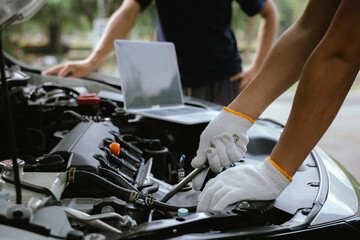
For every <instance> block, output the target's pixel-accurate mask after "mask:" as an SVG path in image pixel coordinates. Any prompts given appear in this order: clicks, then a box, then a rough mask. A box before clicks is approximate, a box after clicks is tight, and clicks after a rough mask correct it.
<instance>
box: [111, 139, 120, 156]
mask: <svg viewBox="0 0 360 240" xmlns="http://www.w3.org/2000/svg"><path fill="white" fill-rule="evenodd" d="M109 149H110V151H111V152H112V154H114V155H115V156H119V154H120V144H119V143H117V142H114V143H111V144H110V145H109Z"/></svg>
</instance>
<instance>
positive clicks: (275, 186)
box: [197, 158, 292, 212]
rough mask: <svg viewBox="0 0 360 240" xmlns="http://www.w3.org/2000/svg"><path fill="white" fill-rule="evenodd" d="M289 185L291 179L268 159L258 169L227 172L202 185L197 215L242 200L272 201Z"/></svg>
mask: <svg viewBox="0 0 360 240" xmlns="http://www.w3.org/2000/svg"><path fill="white" fill-rule="evenodd" d="M291 181H292V178H291V176H289V174H287V173H286V172H285V171H284V170H282V169H281V168H280V166H278V165H277V164H276V163H275V162H274V161H272V160H271V158H267V159H266V160H265V161H264V162H263V163H261V164H258V165H253V164H243V165H238V166H236V167H232V168H228V169H227V170H225V171H224V172H222V173H220V174H219V175H218V176H217V177H215V178H213V179H211V180H210V181H209V182H208V183H207V184H206V185H205V188H204V190H203V191H202V193H201V194H200V196H199V203H198V206H197V211H198V212H202V211H209V210H222V209H225V208H226V206H228V205H229V204H233V203H236V202H239V201H243V200H250V201H251V200H258V201H265V200H273V199H275V198H277V197H278V196H279V195H280V194H281V192H282V191H283V190H284V189H285V188H286V186H287V185H288V184H289V183H290V182H291Z"/></svg>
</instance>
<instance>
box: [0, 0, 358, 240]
mask: <svg viewBox="0 0 360 240" xmlns="http://www.w3.org/2000/svg"><path fill="white" fill-rule="evenodd" d="M44 2H45V1H6V0H1V7H0V12H1V13H4V14H2V15H1V18H0V20H1V21H0V23H1V25H2V27H6V25H8V24H12V23H13V22H16V21H19V20H20V19H21V21H24V20H26V19H27V18H28V17H30V16H31V15H32V14H33V13H34V12H36V11H37V10H38V9H39V8H40V7H41V6H42V5H43V4H44ZM19 16H20V17H19ZM21 16H22V17H21ZM1 67H2V68H3V69H4V72H5V73H6V74H5V79H6V81H7V84H8V93H9V99H10V103H11V104H10V106H11V108H12V112H13V119H14V125H15V134H14V136H15V138H16V142H17V145H16V146H17V148H16V150H17V152H18V158H19V159H21V160H20V161H19V162H18V165H19V167H20V168H21V170H20V181H21V193H22V194H21V195H22V202H21V204H15V202H16V196H17V194H16V187H15V183H14V171H13V168H12V163H11V161H2V163H1V166H2V172H1V175H0V176H1V180H0V184H1V189H0V190H1V195H0V196H1V199H0V233H1V235H0V239H59V238H62V239H303V238H304V237H311V238H315V237H321V238H328V239H333V238H334V239H335V238H336V239H338V238H340V237H344V238H346V239H359V236H360V213H359V199H360V189H359V183H358V182H357V181H356V180H355V178H353V177H352V176H351V175H350V174H349V173H348V172H347V171H346V169H344V168H343V167H342V166H341V165H340V164H339V163H338V162H336V161H335V160H334V159H332V158H331V157H329V156H328V155H327V154H326V153H325V152H324V151H322V150H321V149H320V148H318V147H316V148H315V149H313V151H312V152H311V154H310V155H309V156H308V157H307V158H306V160H305V161H304V163H303V164H302V165H301V167H300V168H299V170H298V171H297V173H296V174H295V176H294V178H293V182H292V183H291V184H290V185H289V186H288V187H287V188H286V189H285V190H284V192H283V193H282V194H281V195H280V196H279V197H278V198H277V199H276V200H274V201H265V202H253V201H242V202H238V203H235V204H234V205H231V206H229V207H228V208H227V209H225V210H223V211H209V212H196V211H195V208H196V204H197V199H198V195H199V192H198V191H194V190H193V189H192V188H191V184H190V185H186V186H184V187H181V188H180V189H178V190H177V192H176V194H175V195H174V196H173V197H171V198H170V199H169V200H167V201H162V200H163V199H164V198H165V196H166V195H167V194H168V193H169V192H171V191H173V189H174V187H176V185H177V183H178V181H180V180H181V179H182V178H183V177H184V176H186V175H189V174H190V173H191V171H192V170H193V169H192V168H191V166H190V161H191V159H192V157H194V155H195V152H196V149H197V145H198V141H199V136H200V134H201V132H202V131H203V129H204V128H205V127H206V123H205V124H195V125H181V124H176V123H170V122H165V121H160V120H155V119H149V118H144V117H139V116H136V115H133V114H129V113H127V112H126V111H125V110H124V109H123V103H122V102H121V100H119V98H118V97H114V96H121V84H120V81H119V79H116V78H110V77H108V76H103V75H99V74H97V75H94V74H93V75H90V76H89V77H87V78H86V79H70V78H58V77H56V76H42V75H41V74H40V71H39V70H38V69H33V68H32V67H31V66H25V65H24V64H22V63H21V62H18V61H16V60H14V59H13V58H12V57H11V56H9V55H6V62H5V64H4V65H2V66H1ZM2 78H4V76H2ZM2 89H4V87H3V85H2ZM2 97H3V96H2ZM120 99H121V98H120ZM4 102H5V100H3V98H2V100H1V103H2V104H1V106H2V107H1V109H0V111H1V115H2V116H3V117H2V118H1V120H0V128H1V131H2V132H6V131H7V130H8V129H7V127H8V125H6V116H5V108H6V107H5V104H3V103H4ZM186 102H187V104H191V105H199V106H202V107H205V108H209V109H221V106H218V105H216V104H212V103H209V102H205V101H201V100H198V99H194V98H186ZM282 130H283V126H282V125H281V124H279V123H277V122H274V121H272V120H270V119H259V120H257V121H256V122H255V124H254V126H253V127H252V128H251V129H250V130H249V133H248V136H249V140H250V141H249V144H248V145H247V149H248V150H247V153H246V155H245V157H244V158H243V159H241V160H240V161H239V162H238V163H236V164H259V163H261V162H262V161H263V160H264V159H265V158H266V157H267V156H269V154H270V153H271V150H272V149H273V147H274V146H275V144H276V142H277V141H278V139H279V137H280V134H281V132H282ZM0 143H1V145H2V150H1V152H0V157H1V159H2V160H4V159H7V158H9V157H10V155H11V154H10V152H11V146H10V144H9V141H8V138H7V136H6V135H5V134H3V135H2V136H1V137H0ZM117 144H119V145H117ZM111 146H118V147H119V149H120V153H117V152H116V151H115V152H114V150H113V149H114V148H113V147H111ZM183 155H184V156H186V159H185V160H184V158H183V157H182V156H183ZM179 176H180V177H179ZM207 176H208V178H211V177H214V176H215V174H213V173H211V172H208V175H207ZM179 209H181V210H179ZM184 209H185V210H184Z"/></svg>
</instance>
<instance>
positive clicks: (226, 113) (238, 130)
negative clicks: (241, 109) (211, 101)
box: [191, 108, 254, 190]
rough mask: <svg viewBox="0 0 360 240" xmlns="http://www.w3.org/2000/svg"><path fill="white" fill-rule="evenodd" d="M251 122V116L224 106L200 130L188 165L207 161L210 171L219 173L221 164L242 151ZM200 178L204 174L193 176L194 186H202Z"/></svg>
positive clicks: (238, 156)
mask: <svg viewBox="0 0 360 240" xmlns="http://www.w3.org/2000/svg"><path fill="white" fill-rule="evenodd" d="M253 123H254V120H252V119H251V118H250V117H248V116H246V115H244V114H241V113H238V112H235V111H233V110H231V109H229V108H224V110H222V111H221V113H220V114H219V115H218V116H217V117H216V118H214V119H213V120H212V121H211V122H210V123H209V125H208V126H207V127H206V128H205V130H204V131H203V132H202V134H201V136H200V144H199V148H198V150H197V152H196V157H195V158H194V159H193V160H192V162H191V166H192V167H194V168H199V167H201V166H202V165H204V164H205V163H206V161H208V162H209V165H210V168H211V169H212V170H213V172H215V173H218V172H220V171H221V169H222V168H223V167H225V166H229V165H230V164H232V163H234V162H236V161H239V160H240V159H241V158H242V157H243V156H244V154H245V151H246V145H247V143H248V141H249V139H248V137H247V131H248V129H249V128H250V127H251V126H252V124H253ZM203 172H205V171H203ZM201 178H204V174H199V175H198V176H196V177H195V178H194V180H193V187H194V189H195V190H199V189H201V187H202V183H203V180H200V179H201Z"/></svg>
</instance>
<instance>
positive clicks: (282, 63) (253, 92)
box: [229, 0, 338, 119]
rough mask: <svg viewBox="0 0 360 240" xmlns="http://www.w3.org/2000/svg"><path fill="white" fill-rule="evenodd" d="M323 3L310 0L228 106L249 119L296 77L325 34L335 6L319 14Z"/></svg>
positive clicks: (256, 116)
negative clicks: (246, 84) (250, 80)
mask: <svg viewBox="0 0 360 240" xmlns="http://www.w3.org/2000/svg"><path fill="white" fill-rule="evenodd" d="M323 4H328V5H329V3H328V2H327V1H326V0H321V1H320V0H318V1H311V2H310V3H309V5H308V7H307V10H305V12H304V14H303V15H302V17H301V18H300V19H299V20H298V21H297V22H296V23H295V24H294V25H293V26H291V27H290V28H289V29H288V30H287V31H286V32H285V33H284V34H283V35H282V36H281V37H280V38H279V39H278V41H277V42H276V44H275V45H274V47H273V48H272V49H271V51H270V53H269V54H268V56H267V57H266V59H265V61H264V63H263V64H262V66H261V68H260V70H259V73H258V74H257V75H256V77H255V78H254V80H253V81H252V82H251V83H250V84H249V85H248V87H247V88H245V90H244V91H242V92H241V93H240V95H239V96H238V97H237V98H236V99H235V100H234V101H233V102H232V103H231V104H230V105H229V107H230V108H231V109H234V110H235V111H239V112H242V113H244V114H246V115H248V116H250V117H252V118H253V119H257V118H258V117H259V116H260V114H261V113H262V112H263V111H264V110H265V109H266V107H267V106H269V105H270V104H271V103H272V102H273V101H274V100H275V99H276V98H277V97H278V96H280V95H281V94H282V93H283V92H284V91H285V90H287V89H288V88H289V87H290V86H291V85H293V84H294V83H295V82H296V81H297V80H298V79H299V76H300V72H301V70H302V68H303V66H304V64H305V61H306V60H307V58H308V57H309V55H310V53H311V52H312V51H313V49H314V48H315V46H316V45H317V44H318V42H319V41H320V39H321V38H322V37H323V35H324V34H325V32H326V30H327V28H328V26H329V24H330V22H331V19H332V17H333V15H334V12H335V11H336V9H337V6H338V3H333V6H332V7H331V8H330V7H329V8H327V10H326V12H325V11H323V12H322V14H319V11H318V10H319V9H322V6H323Z"/></svg>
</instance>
